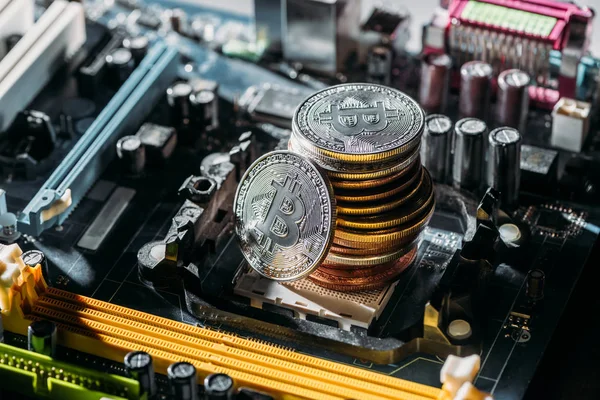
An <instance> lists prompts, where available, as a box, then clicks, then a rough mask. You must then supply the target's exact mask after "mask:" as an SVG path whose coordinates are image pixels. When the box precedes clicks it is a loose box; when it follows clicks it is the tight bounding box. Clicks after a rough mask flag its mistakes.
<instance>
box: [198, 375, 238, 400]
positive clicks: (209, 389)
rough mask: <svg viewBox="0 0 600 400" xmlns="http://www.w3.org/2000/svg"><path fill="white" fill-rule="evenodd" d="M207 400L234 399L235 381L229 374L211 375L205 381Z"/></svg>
mask: <svg viewBox="0 0 600 400" xmlns="http://www.w3.org/2000/svg"><path fill="white" fill-rule="evenodd" d="M204 393H205V394H206V399H207V400H225V399H227V400H229V399H231V398H232V397H233V379H231V377H230V376H229V375H227V374H210V375H208V376H207V377H206V378H205V379H204Z"/></svg>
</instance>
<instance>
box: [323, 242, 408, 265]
mask: <svg viewBox="0 0 600 400" xmlns="http://www.w3.org/2000/svg"><path fill="white" fill-rule="evenodd" d="M418 240H419V238H418V237H417V238H416V239H415V240H413V242H411V243H408V244H404V245H403V246H402V247H400V248H399V249H396V250H393V251H390V252H382V251H380V252H379V253H377V254H376V255H371V256H364V255H363V256H351V255H343V254H336V253H333V252H332V251H329V254H328V255H327V258H326V259H325V261H324V262H323V264H322V265H321V267H328V268H336V269H358V268H365V267H373V266H376V265H380V264H386V263H389V262H392V261H395V260H397V259H398V258H400V257H402V256H403V255H404V254H406V253H407V252H408V251H410V249H411V248H412V245H413V244H415V243H416V242H417V241H418Z"/></svg>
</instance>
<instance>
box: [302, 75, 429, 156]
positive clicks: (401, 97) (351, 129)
mask: <svg viewBox="0 0 600 400" xmlns="http://www.w3.org/2000/svg"><path fill="white" fill-rule="evenodd" d="M424 120H425V116H424V113H423V110H422V109H421V108H420V107H419V105H418V104H417V103H416V102H415V101H414V100H413V99H411V98H410V97H409V96H407V95H406V94H404V93H402V92H400V91H398V90H395V89H392V88H388V87H385V86H380V85H375V84H365V83H356V84H344V85H337V86H334V87H331V88H328V89H324V90H322V91H319V92H317V93H315V94H314V95H312V96H310V97H308V98H307V99H306V100H305V101H304V103H302V104H300V106H299V107H298V108H297V109H296V112H295V114H294V119H293V123H292V131H293V134H292V140H293V141H294V149H295V150H296V151H302V149H305V150H306V152H308V153H311V154H315V155H320V156H327V157H332V158H335V159H338V160H340V161H344V162H350V163H351V162H354V163H356V162H363V161H365V162H376V161H378V162H386V161H392V160H395V159H397V158H398V157H400V156H401V155H402V154H404V153H405V152H407V151H410V150H411V149H413V148H414V147H415V146H416V145H417V143H418V141H419V139H420V137H421V133H422V131H423V127H424Z"/></svg>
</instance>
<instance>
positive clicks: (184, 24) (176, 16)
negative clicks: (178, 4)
mask: <svg viewBox="0 0 600 400" xmlns="http://www.w3.org/2000/svg"><path fill="white" fill-rule="evenodd" d="M169 20H170V21H171V29H173V31H175V32H177V33H185V32H187V30H188V29H187V28H188V20H187V14H186V13H185V11H183V10H182V9H181V8H175V9H173V10H171V15H170V17H169Z"/></svg>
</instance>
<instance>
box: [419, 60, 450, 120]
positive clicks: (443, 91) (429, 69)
mask: <svg viewBox="0 0 600 400" xmlns="http://www.w3.org/2000/svg"><path fill="white" fill-rule="evenodd" d="M451 69H452V59H451V58H450V56H448V55H447V54H429V55H427V56H426V57H425V59H424V60H423V62H422V63H421V86H420V87H419V103H420V104H421V107H423V109H424V110H425V111H426V112H427V113H430V114H433V113H443V112H444V110H445V109H446V105H447V103H448V90H449V84H450V72H451Z"/></svg>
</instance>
